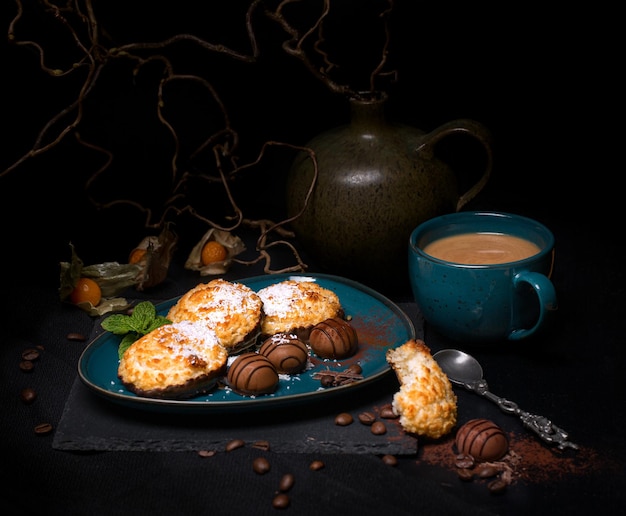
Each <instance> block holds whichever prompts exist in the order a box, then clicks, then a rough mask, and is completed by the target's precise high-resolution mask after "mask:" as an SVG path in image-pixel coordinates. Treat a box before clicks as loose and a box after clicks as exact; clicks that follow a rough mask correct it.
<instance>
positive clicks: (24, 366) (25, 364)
mask: <svg viewBox="0 0 626 516" xmlns="http://www.w3.org/2000/svg"><path fill="white" fill-rule="evenodd" d="M34 368H35V364H33V363H32V362H31V361H30V360H22V361H21V362H20V369H21V370H22V371H24V372H25V373H30V372H31V371H32V370H33V369H34Z"/></svg>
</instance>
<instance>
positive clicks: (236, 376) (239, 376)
mask: <svg viewBox="0 0 626 516" xmlns="http://www.w3.org/2000/svg"><path fill="white" fill-rule="evenodd" d="M226 379H227V380H228V384H229V385H230V386H231V388H232V389H233V390H234V391H235V392H237V393H239V394H243V395H246V396H256V395H259V394H270V393H272V392H274V391H275V390H276V387H277V386H278V373H277V372H276V368H275V367H274V364H272V363H271V362H270V361H269V359H268V358H267V357H265V356H263V355H259V354H258V353H255V352H248V353H244V354H242V355H239V356H238V357H237V358H235V360H233V362H232V363H231V364H230V367H229V368H228V374H227V376H226Z"/></svg>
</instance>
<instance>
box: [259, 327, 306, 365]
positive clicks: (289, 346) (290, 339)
mask: <svg viewBox="0 0 626 516" xmlns="http://www.w3.org/2000/svg"><path fill="white" fill-rule="evenodd" d="M259 353H260V354H261V355H263V356H265V357H267V358H268V359H269V361H270V362H271V363H272V364H274V367H275V368H276V371H278V372H279V373H285V374H295V373H300V372H301V371H303V370H304V367H305V366H306V362H307V360H308V358H309V349H308V348H307V346H306V344H305V343H304V342H302V341H301V340H300V339H298V337H297V336H296V335H294V334H290V333H277V334H276V335H272V336H271V337H269V338H268V339H265V341H263V344H261V347H260V348H259Z"/></svg>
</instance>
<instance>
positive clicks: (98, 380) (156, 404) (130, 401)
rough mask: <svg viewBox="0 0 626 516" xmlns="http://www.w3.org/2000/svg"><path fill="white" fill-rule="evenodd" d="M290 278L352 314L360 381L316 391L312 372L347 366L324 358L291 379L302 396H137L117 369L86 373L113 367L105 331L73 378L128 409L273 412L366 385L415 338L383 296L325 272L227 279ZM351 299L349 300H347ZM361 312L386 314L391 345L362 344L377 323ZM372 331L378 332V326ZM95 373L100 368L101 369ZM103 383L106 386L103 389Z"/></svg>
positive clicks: (111, 338)
mask: <svg viewBox="0 0 626 516" xmlns="http://www.w3.org/2000/svg"><path fill="white" fill-rule="evenodd" d="M290 278H307V279H310V280H313V281H316V282H318V283H319V284H320V285H321V286H323V287H325V288H329V289H330V290H333V291H335V292H336V293H337V295H338V296H339V299H340V301H341V303H342V305H343V307H344V310H345V312H346V315H348V316H352V323H353V325H354V326H355V328H356V329H357V332H358V333H359V337H360V339H359V352H358V356H359V357H360V360H359V363H360V365H361V366H362V368H363V379H361V380H357V381H355V382H353V383H349V384H346V385H342V386H338V387H330V388H321V385H320V382H319V380H314V379H313V378H310V376H311V375H312V374H313V373H314V372H316V371H319V370H322V369H325V368H326V367H328V368H330V369H333V370H339V371H341V370H343V369H345V368H346V367H347V366H348V365H349V363H350V359H347V360H342V361H334V360H330V361H323V362H322V363H320V364H318V365H316V366H315V367H314V368H313V369H308V370H306V371H305V372H303V373H301V374H300V375H297V376H298V377H299V381H298V383H299V384H301V383H302V381H304V382H306V383H307V384H308V383H310V385H311V388H310V389H307V390H305V391H304V392H299V393H295V394H289V393H281V392H280V391H281V388H279V389H278V391H277V393H275V394H272V395H264V396H256V397H248V396H240V395H238V394H236V393H234V392H232V391H228V393H224V392H222V391H220V395H222V396H231V397H232V398H233V399H232V400H208V399H206V398H209V397H211V396H213V395H215V392H216V391H213V392H212V393H209V394H207V395H202V396H199V397H196V398H191V399H186V400H170V399H157V398H146V397H140V396H137V395H135V394H134V393H132V392H130V391H128V390H126V389H125V388H124V387H123V386H122V385H121V383H119V379H118V378H117V367H112V366H110V365H108V366H104V370H100V372H99V373H98V374H93V373H92V372H91V371H92V369H93V367H92V366H94V364H93V363H92V360H96V358H100V355H101V356H103V357H104V358H105V359H106V360H107V361H108V362H109V363H110V362H112V361H115V363H116V364H117V345H118V344H119V341H120V337H119V336H116V335H113V334H111V333H109V332H104V333H102V334H101V335H99V336H98V337H96V338H95V339H94V340H93V341H91V342H90V343H89V344H88V345H87V346H86V347H85V349H84V350H83V352H82V354H81V356H80V358H79V361H78V375H79V377H80V379H81V381H82V383H83V384H84V385H86V386H87V387H88V388H89V389H90V390H91V391H93V392H94V393H95V394H97V395H99V396H100V397H103V398H105V399H107V400H109V401H112V402H114V403H117V404H121V405H124V406H126V407H129V408H136V409H141V410H149V411H158V412H181V413H185V412H191V413H207V414H208V413H215V412H230V411H237V412H239V411H243V410H258V409H265V408H267V409H273V408H276V407H281V406H283V405H293V404H301V403H305V402H313V401H320V400H321V399H323V398H325V397H330V396H336V395H340V394H343V393H346V392H353V391H354V389H356V388H360V387H363V386H365V385H369V384H370V383H372V382H374V381H375V380H378V379H379V378H381V377H383V376H384V375H385V374H387V373H388V372H389V371H390V366H389V364H388V363H387V360H386V351H387V350H388V349H391V348H395V347H397V346H399V345H401V344H403V343H404V342H406V341H407V340H409V339H413V338H415V336H416V333H415V327H414V325H413V322H412V321H411V319H410V318H409V317H408V316H407V315H406V314H405V313H404V311H402V309H401V308H400V307H398V306H397V305H396V304H395V303H394V302H393V301H391V300H390V299H388V298H387V297H385V296H384V295H382V294H380V293H378V292H377V291H375V290H373V289H371V288H370V287H367V286H366V285H363V284H361V283H359V282H356V281H354V280H350V279H347V278H343V277H340V276H333V275H330V274H319V273H310V274H307V273H299V274H296V273H281V274H267V275H263V276H254V277H250V278H241V279H237V280H232V281H234V282H237V283H243V284H244V285H248V286H249V287H250V288H252V289H253V290H256V291H258V290H260V289H261V288H263V287H265V286H268V285H271V284H274V283H278V282H281V281H284V280H287V279H290ZM179 297H180V296H179ZM179 297H176V298H173V299H170V300H168V301H164V302H161V303H158V304H157V305H156V308H157V312H158V313H160V314H163V315H165V314H166V313H167V310H169V308H170V307H171V306H172V305H173V304H174V303H175V302H176V301H177V300H178V299H179ZM353 297H354V298H355V299H352V298H353ZM359 302H360V303H361V304H362V306H361V305H359V309H358V310H356V308H357V305H358V304H359ZM367 308H369V309H375V310H377V312H376V314H375V315H376V316H386V317H387V318H388V319H389V321H388V325H387V326H386V331H387V332H388V333H389V337H390V340H391V341H390V342H388V343H387V344H385V345H377V346H373V345H371V344H370V343H369V342H363V341H362V335H363V334H364V333H367V332H366V331H365V329H366V328H368V326H367V325H368V324H369V325H374V324H376V323H377V322H379V320H378V319H377V318H375V317H374V316H372V315H370V314H366V313H365V312H366V309H367ZM359 326H362V328H363V330H360V329H359ZM377 328H378V330H380V326H378V327H377ZM105 346H108V348H106V349H105ZM368 353H371V355H370V356H369V357H367V358H366V357H363V355H367V354H368ZM113 355H114V356H113ZM95 367H98V365H97V364H95ZM100 369H102V366H101V367H100ZM283 381H284V380H282V379H281V382H283ZM290 381H291V380H290ZM107 385H110V386H112V387H110V388H109V387H107ZM305 388H306V386H305Z"/></svg>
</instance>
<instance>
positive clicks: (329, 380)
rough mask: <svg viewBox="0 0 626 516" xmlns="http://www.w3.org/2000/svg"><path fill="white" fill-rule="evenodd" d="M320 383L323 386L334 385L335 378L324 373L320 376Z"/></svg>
mask: <svg viewBox="0 0 626 516" xmlns="http://www.w3.org/2000/svg"><path fill="white" fill-rule="evenodd" d="M320 383H321V384H322V387H332V386H333V383H335V379H334V378H333V377H332V376H328V375H324V376H321V377H320Z"/></svg>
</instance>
